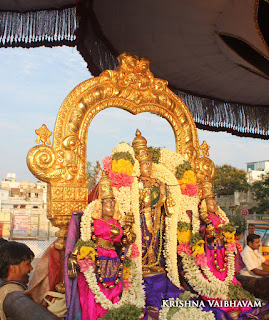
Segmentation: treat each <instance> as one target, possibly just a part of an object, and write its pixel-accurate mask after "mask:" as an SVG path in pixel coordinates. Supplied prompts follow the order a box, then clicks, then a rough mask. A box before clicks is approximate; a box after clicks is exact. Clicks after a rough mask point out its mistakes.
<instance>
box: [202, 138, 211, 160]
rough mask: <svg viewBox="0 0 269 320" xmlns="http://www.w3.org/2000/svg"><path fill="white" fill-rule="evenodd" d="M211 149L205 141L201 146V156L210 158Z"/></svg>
mask: <svg viewBox="0 0 269 320" xmlns="http://www.w3.org/2000/svg"><path fill="white" fill-rule="evenodd" d="M209 149H210V147H209V146H208V145H207V143H206V142H205V141H203V143H202V144H201V145H200V156H201V157H203V156H206V157H209Z"/></svg>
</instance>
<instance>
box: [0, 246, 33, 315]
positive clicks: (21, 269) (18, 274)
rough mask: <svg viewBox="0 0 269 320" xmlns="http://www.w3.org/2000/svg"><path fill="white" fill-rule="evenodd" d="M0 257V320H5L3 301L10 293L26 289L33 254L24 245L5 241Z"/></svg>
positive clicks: (0, 248)
mask: <svg viewBox="0 0 269 320" xmlns="http://www.w3.org/2000/svg"><path fill="white" fill-rule="evenodd" d="M0 257H1V259H0V319H1V320H6V319H7V318H8V315H6V314H5V312H4V310H3V303H4V300H5V298H6V296H7V295H8V294H9V293H11V292H14V291H24V290H26V289H27V283H28V281H29V274H30V272H31V270H33V267H32V265H31V262H32V260H33V258H34V253H33V252H32V250H31V249H30V248H29V247H28V246H27V245H25V244H24V243H19V242H15V241H9V242H8V241H7V242H5V243H3V244H2V245H1V246H0Z"/></svg>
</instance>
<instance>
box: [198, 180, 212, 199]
mask: <svg viewBox="0 0 269 320" xmlns="http://www.w3.org/2000/svg"><path fill="white" fill-rule="evenodd" d="M201 189H202V199H207V198H215V195H214V192H213V191H212V183H210V182H205V183H203V185H202V187H201Z"/></svg>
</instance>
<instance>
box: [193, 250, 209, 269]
mask: <svg viewBox="0 0 269 320" xmlns="http://www.w3.org/2000/svg"><path fill="white" fill-rule="evenodd" d="M195 263H196V265H197V266H201V267H202V268H203V267H205V266H206V265H207V260H206V255H205V253H204V252H203V253H201V254H197V256H196V257H195Z"/></svg>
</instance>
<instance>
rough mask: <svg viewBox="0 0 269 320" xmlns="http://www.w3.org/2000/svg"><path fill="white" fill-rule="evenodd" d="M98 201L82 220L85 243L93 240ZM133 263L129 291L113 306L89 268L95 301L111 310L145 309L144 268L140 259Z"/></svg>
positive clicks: (88, 209)
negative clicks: (125, 306) (92, 232)
mask: <svg viewBox="0 0 269 320" xmlns="http://www.w3.org/2000/svg"><path fill="white" fill-rule="evenodd" d="M98 201H99V200H95V201H93V202H91V203H90V204H89V205H88V206H87V208H86V209H85V210H84V214H83V216H82V218H81V224H80V232H81V239H82V240H83V241H89V240H91V220H92V214H93V212H94V210H96V206H98ZM132 260H133V263H132V265H131V267H130V285H129V287H128V291H127V290H123V293H122V297H121V299H120V301H119V302H117V303H115V304H113V303H112V302H111V301H110V300H109V299H108V298H107V297H106V296H105V295H104V294H103V292H101V290H100V287H99V286H98V283H97V280H96V274H95V272H94V269H95V268H94V267H93V266H89V268H88V269H87V270H85V271H84V272H83V273H84V276H85V278H86V281H87V283H88V286H89V288H90V289H91V291H92V293H93V294H94V298H95V301H96V302H97V303H100V304H101V306H102V308H104V309H105V310H109V309H111V308H119V307H121V306H122V305H124V304H126V303H132V304H135V305H136V306H137V307H138V308H143V307H144V304H145V303H144V301H145V292H144V288H143V285H142V267H141V264H140V262H139V260H140V259H139V258H133V259H132Z"/></svg>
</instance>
